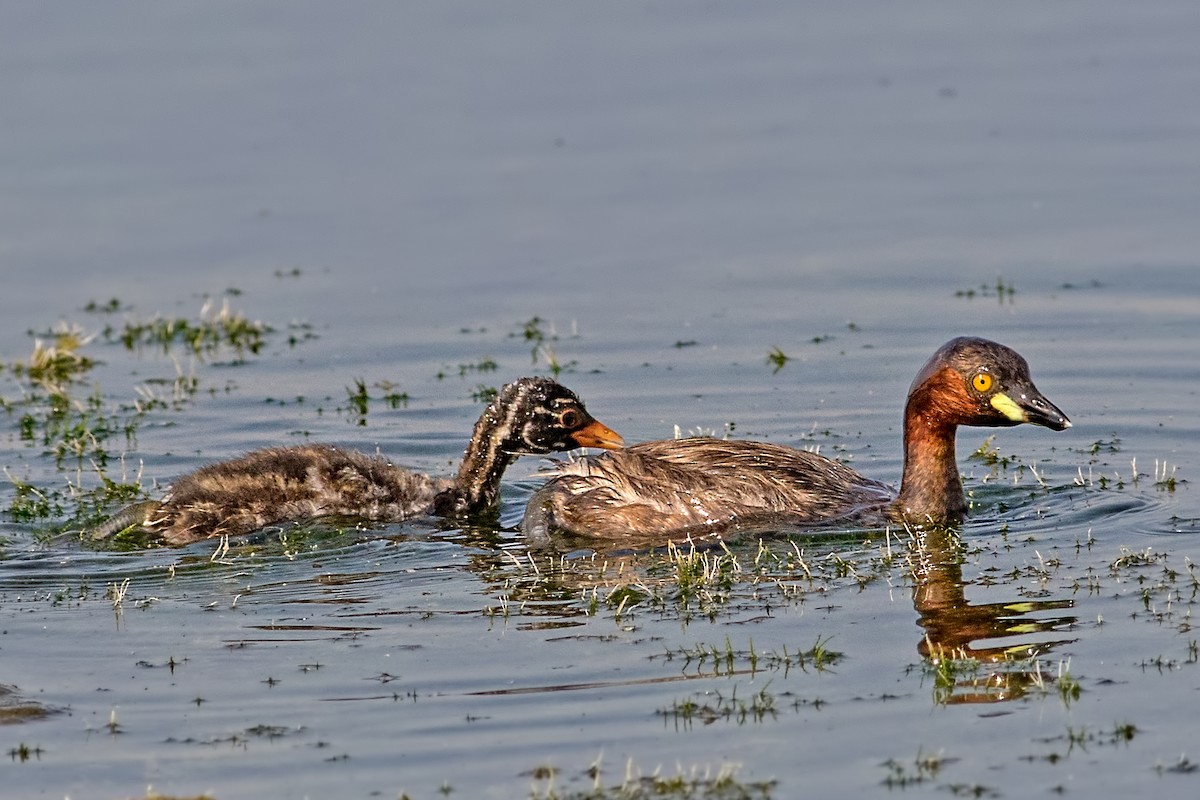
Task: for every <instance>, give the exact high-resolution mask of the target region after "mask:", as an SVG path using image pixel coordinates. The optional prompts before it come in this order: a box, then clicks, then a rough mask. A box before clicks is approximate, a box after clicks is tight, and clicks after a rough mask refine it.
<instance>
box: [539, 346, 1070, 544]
mask: <svg viewBox="0 0 1200 800" xmlns="http://www.w3.org/2000/svg"><path fill="white" fill-rule="evenodd" d="M1024 422H1029V423H1034V424H1037V425H1044V426H1045V427H1048V428H1051V429H1053V430H1063V429H1065V428H1068V427H1070V425H1071V423H1070V421H1069V420H1068V419H1067V417H1066V415H1064V414H1063V413H1062V412H1061V411H1059V410H1058V409H1057V408H1056V407H1055V406H1054V405H1053V404H1051V403H1050V401H1048V400H1047V399H1046V398H1045V397H1043V396H1042V394H1041V392H1039V391H1038V390H1037V388H1036V387H1035V386H1034V385H1033V382H1032V380H1031V379H1030V377H1029V367H1028V365H1027V364H1026V362H1025V359H1023V358H1022V357H1021V356H1020V355H1018V354H1017V353H1016V352H1015V351H1013V350H1011V349H1010V348H1008V347H1005V346H1004V345H1001V344H997V343H996V342H991V341H988V340H986V339H977V338H967V337H963V338H958V339H954V340H952V341H950V342H947V343H946V344H945V345H944V346H942V347H941V348H940V349H939V350H938V351H937V352H936V353H934V355H933V357H932V358H930V359H929V361H928V362H927V363H926V364H925V366H924V367H923V368H922V369H921V371H920V372H919V373H918V374H917V377H916V379H915V380H914V381H913V384H912V387H911V388H910V390H909V394H908V402H907V404H906V406H905V411H904V475H903V479H902V482H901V488H900V492H899V494H898V495H897V494H896V493H895V492H893V491H892V489H891V488H890V487H888V486H887V485H885V484H882V483H879V482H878V481H874V480H871V479H870V478H865V477H863V476H862V475H859V474H858V473H857V472H855V471H854V470H852V469H850V468H848V467H846V466H845V465H843V464H840V463H838V462H836V461H833V460H831V459H828V458H825V457H824V456H820V455H817V454H815V453H810V452H807V451H803V450H796V449H793V448H789V447H782V446H780V445H776V444H768V443H764V442H752V441H739V440H722V439H711V438H689V439H676V440H665V441H657V442H646V443H643V444H638V445H634V446H632V447H629V448H626V449H624V450H618V451H614V452H611V453H604V454H602V455H599V456H595V457H589V458H584V459H581V460H578V461H574V462H565V463H561V464H559V465H558V467H557V469H556V470H555V471H554V472H552V473H551V474H552V475H554V477H553V479H552V480H551V481H550V482H549V483H547V484H546V485H545V486H544V487H542V489H541V490H539V491H538V493H537V494H536V495H534V497H533V498H532V499H531V500H530V501H529V505H528V507H527V508H526V511H525V520H524V523H523V527H524V529H525V531H526V533H527V535H528V536H529V537H530V538H531V539H533V540H535V541H537V540H543V539H545V538H546V537H547V536H549V535H550V533H551V532H553V531H556V530H557V531H564V532H567V533H571V534H577V535H580V536H594V537H601V538H605V539H618V540H620V539H628V540H631V541H633V540H636V541H638V542H644V541H649V540H654V539H659V540H666V539H678V538H681V537H683V536H687V535H705V534H710V533H724V532H727V531H729V530H737V529H740V528H743V527H753V528H760V529H761V528H767V527H770V526H772V525H779V526H805V525H819V524H822V523H833V522H839V523H843V522H844V523H847V524H859V525H880V524H885V523H887V522H912V523H917V524H925V523H930V522H932V523H935V524H948V523H955V522H958V521H960V520H961V519H962V517H963V515H964V514H965V513H966V501H965V499H964V498H963V493H962V483H961V482H960V480H959V476H958V465H957V464H956V462H955V454H954V438H955V432H956V430H957V428H958V426H959V425H983V426H1008V425H1018V424H1021V423H1024Z"/></svg>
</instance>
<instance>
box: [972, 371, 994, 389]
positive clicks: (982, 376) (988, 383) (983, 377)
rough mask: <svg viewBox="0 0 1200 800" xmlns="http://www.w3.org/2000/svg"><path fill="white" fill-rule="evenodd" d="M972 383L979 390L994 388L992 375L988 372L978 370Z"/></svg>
mask: <svg viewBox="0 0 1200 800" xmlns="http://www.w3.org/2000/svg"><path fill="white" fill-rule="evenodd" d="M971 385H972V386H974V387H975V391H977V392H987V391H990V390H991V388H992V376H991V375H989V374H987V373H986V372H977V373H975V377H974V378H971Z"/></svg>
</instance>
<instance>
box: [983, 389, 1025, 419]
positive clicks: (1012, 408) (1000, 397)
mask: <svg viewBox="0 0 1200 800" xmlns="http://www.w3.org/2000/svg"><path fill="white" fill-rule="evenodd" d="M988 402H989V403H991V404H992V408H994V409H996V410H997V411H999V412H1000V413H1001V414H1003V415H1004V416H1006V417H1008V418H1009V419H1011V420H1012V421H1013V422H1025V421H1026V417H1025V412H1024V411H1022V410H1021V407H1020V406H1019V405H1017V404H1016V403H1014V402H1013V400H1012V398H1011V397H1009V396H1008V395H1006V394H1003V393H1000V394H994V395H992V399H991V400H989V401H988Z"/></svg>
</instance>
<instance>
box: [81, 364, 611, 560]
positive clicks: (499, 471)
mask: <svg viewBox="0 0 1200 800" xmlns="http://www.w3.org/2000/svg"><path fill="white" fill-rule="evenodd" d="M621 444H622V442H621V437H620V436H618V435H617V434H616V433H614V432H613V431H612V430H610V429H609V428H608V427H606V426H604V425H602V424H601V423H600V422H597V421H596V420H595V419H593V418H592V416H591V415H590V414H588V412H587V409H586V408H584V405H583V402H582V401H581V400H580V399H579V398H578V397H576V396H575V394H574V393H573V392H571V391H570V390H569V389H567V388H566V387H564V386H561V385H560V384H558V383H556V382H554V381H552V380H549V379H547V378H521V379H519V380H517V381H514V382H513V383H510V384H508V385H507V386H505V387H503V388H502V389H501V390H500V391H499V392H498V393H497V395H496V397H495V399H493V400H492V402H491V403H490V404H489V405H488V407H487V408H486V409H485V410H484V412H483V414H482V415H481V416H480V417H479V421H478V422H476V423H475V430H474V434H473V435H472V437H471V442H470V444H469V445H468V446H467V449H466V452H465V453H464V454H463V461H462V465H461V467H460V468H459V471H458V474H457V475H456V476H455V477H454V478H434V477H430V476H428V475H423V474H421V473H417V472H413V471H411V470H408V469H405V468H403V467H397V466H394V465H393V464H392V463H391V462H389V461H387V460H386V459H384V458H382V457H379V456H370V455H366V454H363V453H359V452H355V451H352V450H345V449H342V448H339V447H334V446H332V445H324V444H306V445H298V446H293V447H269V448H266V449H263V450H256V451H254V452H251V453H248V454H246V455H245V456H242V457H241V458H237V459H234V460H232V461H223V462H219V463H216V464H210V465H208V466H205V467H202V468H200V469H199V470H197V471H196V472H193V473H191V474H189V475H185V476H183V477H182V478H180V479H178V480H177V481H175V482H174V483H173V484H172V486H171V488H170V490H169V491H168V492H167V495H166V496H165V497H164V498H163V499H162V500H161V501H154V500H150V501H145V502H142V503H135V504H134V505H131V506H129V507H127V508H126V509H124V510H122V511H121V512H119V513H118V514H116V515H115V516H114V517H113V518H112V519H110V520H108V522H106V523H105V524H103V525H102V526H100V527H99V528H97V529H96V530H94V531H92V532H91V535H92V537H93V538H96V539H100V538H105V537H108V536H111V535H113V534H115V533H119V532H121V531H125V530H129V529H131V528H134V529H142V530H145V531H147V532H149V533H152V534H154V535H155V536H156V537H157V538H159V539H161V540H162V541H163V542H165V543H167V544H171V545H182V544H187V543H189V542H194V541H197V540H199V539H205V538H209V537H212V536H221V535H226V534H227V535H237V534H244V533H250V532H252V531H255V530H258V529H260V528H263V527H265V526H267V525H272V524H276V523H280V522H285V521H289V520H302V519H312V518H316V517H324V516H331V515H338V516H348V517H358V518H362V519H367V520H372V521H380V522H383V521H387V522H399V521H403V520H406V519H410V518H412V517H416V516H422V515H427V514H440V515H447V516H460V517H466V516H470V515H472V514H476V513H478V512H481V511H484V510H486V509H488V508H490V507H491V506H492V505H494V504H495V502H496V499H497V497H498V494H499V491H500V478H501V476H502V475H503V473H504V470H505V468H506V467H508V465H509V464H511V463H512V462H513V461H514V460H516V458H517V457H518V456H520V455H526V454H545V453H551V452H561V451H565V450H570V449H573V448H576V447H602V448H611V447H620V446H621Z"/></svg>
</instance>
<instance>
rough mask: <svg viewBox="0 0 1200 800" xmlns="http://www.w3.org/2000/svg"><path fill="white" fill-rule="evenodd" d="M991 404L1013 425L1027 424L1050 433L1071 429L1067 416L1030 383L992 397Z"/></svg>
mask: <svg viewBox="0 0 1200 800" xmlns="http://www.w3.org/2000/svg"><path fill="white" fill-rule="evenodd" d="M991 403H992V407H993V408H995V409H996V410H997V411H1000V412H1001V413H1002V414H1004V415H1005V416H1006V417H1008V418H1009V419H1010V420H1012V421H1013V422H1014V423H1019V422H1029V423H1032V424H1034V425H1043V426H1045V427H1047V428H1049V429H1050V430H1052V431H1064V430H1066V429H1067V428H1069V427H1071V420H1069V419H1067V415H1066V414H1064V413H1063V412H1062V411H1061V410H1059V408H1058V406H1056V405H1054V403H1051V402H1050V401H1049V400H1047V399H1046V396H1045V395H1043V394H1042V393H1041V392H1039V391H1038V390H1037V387H1036V386H1034V385H1033V384H1032V383H1025V384H1024V385H1022V386H1019V387H1017V388H1016V389H1015V390H1014V391H1012V392H1009V393H1008V394H996V395H993V396H992V400H991Z"/></svg>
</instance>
